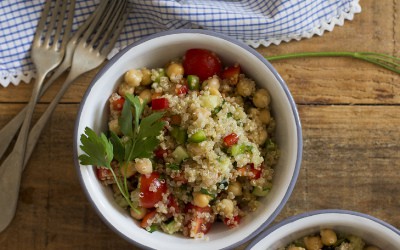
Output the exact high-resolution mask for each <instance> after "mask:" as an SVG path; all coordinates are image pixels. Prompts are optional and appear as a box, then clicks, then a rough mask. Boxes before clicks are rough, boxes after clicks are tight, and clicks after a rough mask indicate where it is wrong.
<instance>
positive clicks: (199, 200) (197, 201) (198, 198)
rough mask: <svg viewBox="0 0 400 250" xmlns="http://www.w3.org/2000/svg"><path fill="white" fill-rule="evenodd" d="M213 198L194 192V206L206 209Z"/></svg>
mask: <svg viewBox="0 0 400 250" xmlns="http://www.w3.org/2000/svg"><path fill="white" fill-rule="evenodd" d="M211 199H212V198H211V196H209V195H206V194H202V193H198V192H194V193H193V204H194V205H195V206H198V207H206V206H208V203H209V202H210V200H211Z"/></svg>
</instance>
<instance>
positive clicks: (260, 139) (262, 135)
mask: <svg viewBox="0 0 400 250" xmlns="http://www.w3.org/2000/svg"><path fill="white" fill-rule="evenodd" d="M267 139H268V132H267V130H266V129H265V128H264V129H261V130H260V131H259V133H258V134H257V135H256V137H255V141H254V143H256V144H258V145H263V144H264V143H265V142H266V141H267Z"/></svg>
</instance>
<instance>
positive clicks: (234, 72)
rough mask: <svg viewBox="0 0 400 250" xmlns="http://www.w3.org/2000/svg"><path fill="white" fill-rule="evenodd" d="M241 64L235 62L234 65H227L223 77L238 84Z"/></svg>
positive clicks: (231, 82)
mask: <svg viewBox="0 0 400 250" xmlns="http://www.w3.org/2000/svg"><path fill="white" fill-rule="evenodd" d="M239 74H240V66H239V64H235V65H233V66H230V67H227V68H226V69H224V70H223V71H222V79H226V80H228V81H229V82H230V84H232V85H236V84H237V82H238V80H239Z"/></svg>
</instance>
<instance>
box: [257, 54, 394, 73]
mask: <svg viewBox="0 0 400 250" xmlns="http://www.w3.org/2000/svg"><path fill="white" fill-rule="evenodd" d="M300 57H352V58H356V59H360V60H364V61H367V62H370V63H373V64H376V65H379V66H381V67H383V68H386V69H388V70H390V71H393V72H395V73H397V74H400V58H397V57H394V56H390V55H386V54H381V53H373V52H302V53H291V54H284V55H278V56H267V57H265V58H266V59H267V60H268V61H275V60H282V59H290V58H300Z"/></svg>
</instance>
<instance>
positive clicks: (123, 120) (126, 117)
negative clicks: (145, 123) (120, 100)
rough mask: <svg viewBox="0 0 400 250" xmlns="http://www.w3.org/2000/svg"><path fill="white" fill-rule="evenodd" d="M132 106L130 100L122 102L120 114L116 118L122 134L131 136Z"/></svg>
mask: <svg viewBox="0 0 400 250" xmlns="http://www.w3.org/2000/svg"><path fill="white" fill-rule="evenodd" d="M132 119H133V116H132V106H131V103H130V102H124V106H123V107H122V111H121V116H120V117H119V119H118V124H119V126H120V128H121V132H122V133H123V134H124V135H127V136H132V134H133V131H132Z"/></svg>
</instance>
